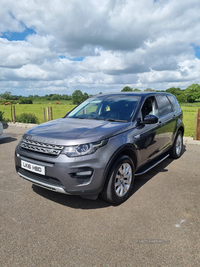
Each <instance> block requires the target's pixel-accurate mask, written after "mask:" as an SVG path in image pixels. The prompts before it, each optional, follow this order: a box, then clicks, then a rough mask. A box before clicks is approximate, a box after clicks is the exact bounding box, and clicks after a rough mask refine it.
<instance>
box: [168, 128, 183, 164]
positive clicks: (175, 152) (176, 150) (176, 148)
mask: <svg viewBox="0 0 200 267" xmlns="http://www.w3.org/2000/svg"><path fill="white" fill-rule="evenodd" d="M182 153H183V133H182V132H181V131H178V132H177V134H176V138H175V140H174V143H173V146H172V148H171V150H170V157H171V158H173V159H178V158H180V156H181V155H182Z"/></svg>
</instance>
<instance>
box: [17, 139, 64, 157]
mask: <svg viewBox="0 0 200 267" xmlns="http://www.w3.org/2000/svg"><path fill="white" fill-rule="evenodd" d="M20 147H21V148H24V149H28V150H32V151H35V152H39V153H45V154H50V155H55V156H58V155H59V154H60V152H61V150H62V149H63V146H59V145H54V144H47V143H41V142H37V141H32V140H27V139H23V140H22V142H21V144H20Z"/></svg>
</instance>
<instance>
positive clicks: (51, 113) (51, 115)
mask: <svg viewBox="0 0 200 267" xmlns="http://www.w3.org/2000/svg"><path fill="white" fill-rule="evenodd" d="M50 120H51V121H52V120H53V112H52V107H50Z"/></svg>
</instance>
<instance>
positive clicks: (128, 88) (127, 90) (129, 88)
mask: <svg viewBox="0 0 200 267" xmlns="http://www.w3.org/2000/svg"><path fill="white" fill-rule="evenodd" d="M121 92H133V88H131V87H130V86H125V87H124V88H123V89H122V90H121Z"/></svg>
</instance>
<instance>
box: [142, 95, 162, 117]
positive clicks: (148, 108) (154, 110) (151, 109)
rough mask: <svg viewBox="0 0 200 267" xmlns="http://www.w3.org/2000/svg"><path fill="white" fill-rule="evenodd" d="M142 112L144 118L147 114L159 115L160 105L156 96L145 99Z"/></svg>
mask: <svg viewBox="0 0 200 267" xmlns="http://www.w3.org/2000/svg"><path fill="white" fill-rule="evenodd" d="M141 112H142V119H143V120H144V118H145V117H146V116H147V115H155V116H157V117H158V115H159V114H158V105H157V102H156V99H155V97H154V96H151V97H148V98H147V99H146V100H145V102H144V104H143V106H142V109H141Z"/></svg>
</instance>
